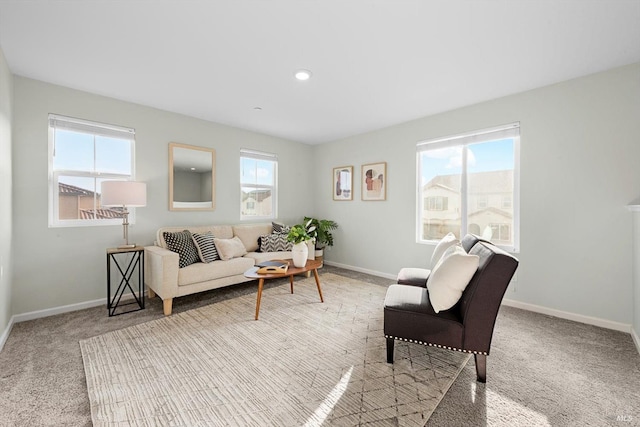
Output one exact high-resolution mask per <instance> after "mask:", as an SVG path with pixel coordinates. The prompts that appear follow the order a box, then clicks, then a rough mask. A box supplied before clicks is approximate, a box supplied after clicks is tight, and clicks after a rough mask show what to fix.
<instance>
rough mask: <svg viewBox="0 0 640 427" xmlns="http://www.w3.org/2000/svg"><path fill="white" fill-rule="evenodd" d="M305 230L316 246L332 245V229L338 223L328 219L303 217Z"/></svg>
mask: <svg viewBox="0 0 640 427" xmlns="http://www.w3.org/2000/svg"><path fill="white" fill-rule="evenodd" d="M304 221H305V227H306V228H307V232H308V233H309V234H310V235H311V236H312V237H313V238H314V239H315V240H316V248H317V249H322V248H324V247H325V246H333V234H331V231H332V230H335V229H336V228H338V223H336V222H335V221H332V220H330V219H316V218H311V217H304Z"/></svg>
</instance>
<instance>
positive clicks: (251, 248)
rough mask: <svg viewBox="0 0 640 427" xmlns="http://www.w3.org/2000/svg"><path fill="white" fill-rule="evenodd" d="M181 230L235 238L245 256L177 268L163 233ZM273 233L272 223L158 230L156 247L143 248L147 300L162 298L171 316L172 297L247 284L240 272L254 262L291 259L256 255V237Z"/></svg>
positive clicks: (284, 253) (288, 255)
mask: <svg viewBox="0 0 640 427" xmlns="http://www.w3.org/2000/svg"><path fill="white" fill-rule="evenodd" d="M183 230H189V231H190V232H191V233H207V232H211V233H212V234H213V235H214V236H215V237H217V238H220V239H231V238H233V237H235V236H237V237H238V238H239V239H240V240H241V241H242V244H243V245H244V247H245V248H246V250H247V254H246V255H244V256H242V257H238V258H232V259H230V260H227V261H222V260H217V261H213V262H210V263H203V262H197V263H195V264H191V265H189V266H186V267H183V268H179V266H178V261H179V255H178V253H176V252H172V251H170V250H169V249H167V244H166V242H165V240H164V235H163V233H164V232H165V231H166V232H178V231H183ZM272 230H273V227H272V224H271V223H269V224H247V225H211V226H199V227H193V226H186V227H163V228H160V229H158V231H157V233H156V241H155V245H154V246H147V247H145V248H144V282H145V285H146V286H147V289H148V291H149V298H153V297H154V296H156V295H158V296H159V297H160V298H161V299H162V303H163V309H164V314H165V315H170V314H171V310H172V307H173V299H174V298H177V297H182V296H185V295H191V294H194V293H197V292H203V291H208V290H211V289H216V288H221V287H224V286H229V285H234V284H237V283H243V282H247V281H250V280H252V279H247V278H246V277H244V274H243V273H244V272H245V271H247V270H248V269H249V268H251V267H253V266H254V265H255V264H256V263H259V262H262V261H269V260H273V259H290V258H291V252H290V251H282V252H257V250H258V237H260V236H262V235H264V234H270V233H271V232H272ZM313 256H314V250H313V244H312V243H311V242H309V258H310V259H313Z"/></svg>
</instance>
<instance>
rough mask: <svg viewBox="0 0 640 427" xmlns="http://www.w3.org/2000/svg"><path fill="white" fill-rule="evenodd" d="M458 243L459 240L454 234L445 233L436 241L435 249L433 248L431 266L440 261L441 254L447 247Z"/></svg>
mask: <svg viewBox="0 0 640 427" xmlns="http://www.w3.org/2000/svg"><path fill="white" fill-rule="evenodd" d="M459 243H460V240H458V239H457V238H456V236H455V234H453V233H451V232H450V233H447V235H446V236H444V237H443V238H442V240H440V241H439V242H438V244H437V245H436V247H435V249H434V250H433V255H431V268H434V267H435V266H436V264H437V263H438V261H440V259H441V258H442V255H443V254H444V252H445V251H446V250H447V249H449V248H450V247H451V246H453V245H457V244H459Z"/></svg>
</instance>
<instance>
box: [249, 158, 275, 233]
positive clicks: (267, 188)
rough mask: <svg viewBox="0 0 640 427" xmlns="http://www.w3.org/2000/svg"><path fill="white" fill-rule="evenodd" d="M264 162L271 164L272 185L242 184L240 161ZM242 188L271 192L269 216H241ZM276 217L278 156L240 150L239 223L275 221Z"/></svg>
mask: <svg viewBox="0 0 640 427" xmlns="http://www.w3.org/2000/svg"><path fill="white" fill-rule="evenodd" d="M247 158H248V159H255V160H266V161H269V162H273V185H266V184H257V183H252V182H251V183H248V182H242V159H247ZM242 187H253V188H257V189H264V190H271V215H243V214H242ZM277 217H278V156H277V155H276V154H272V153H265V152H262V151H256V150H251V149H246V148H241V149H240V221H252V220H265V219H276V218H277Z"/></svg>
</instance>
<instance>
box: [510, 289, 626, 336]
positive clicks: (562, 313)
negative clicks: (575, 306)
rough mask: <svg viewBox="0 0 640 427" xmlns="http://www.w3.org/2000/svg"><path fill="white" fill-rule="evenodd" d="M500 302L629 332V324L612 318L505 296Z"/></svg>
mask: <svg viewBox="0 0 640 427" xmlns="http://www.w3.org/2000/svg"><path fill="white" fill-rule="evenodd" d="M502 304H504V305H507V306H509V307H515V308H521V309H523V310H527V311H533V312H535V313H541V314H546V315H548V316H553V317H559V318H561V319H567V320H573V321H574V322H580V323H586V324H587V325H594V326H599V327H601V328H606V329H613V330H614V331H621V332H626V333H630V332H631V325H630V324H626V323H620V322H614V321H612V320H605V319H600V318H598V317H591V316H585V315H583V314H576V313H570V312H568V311H562V310H556V309H554V308H547V307H543V306H540V305H535V304H529V303H526V302H520V301H515V300H512V299H506V298H505V299H503V300H502Z"/></svg>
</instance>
